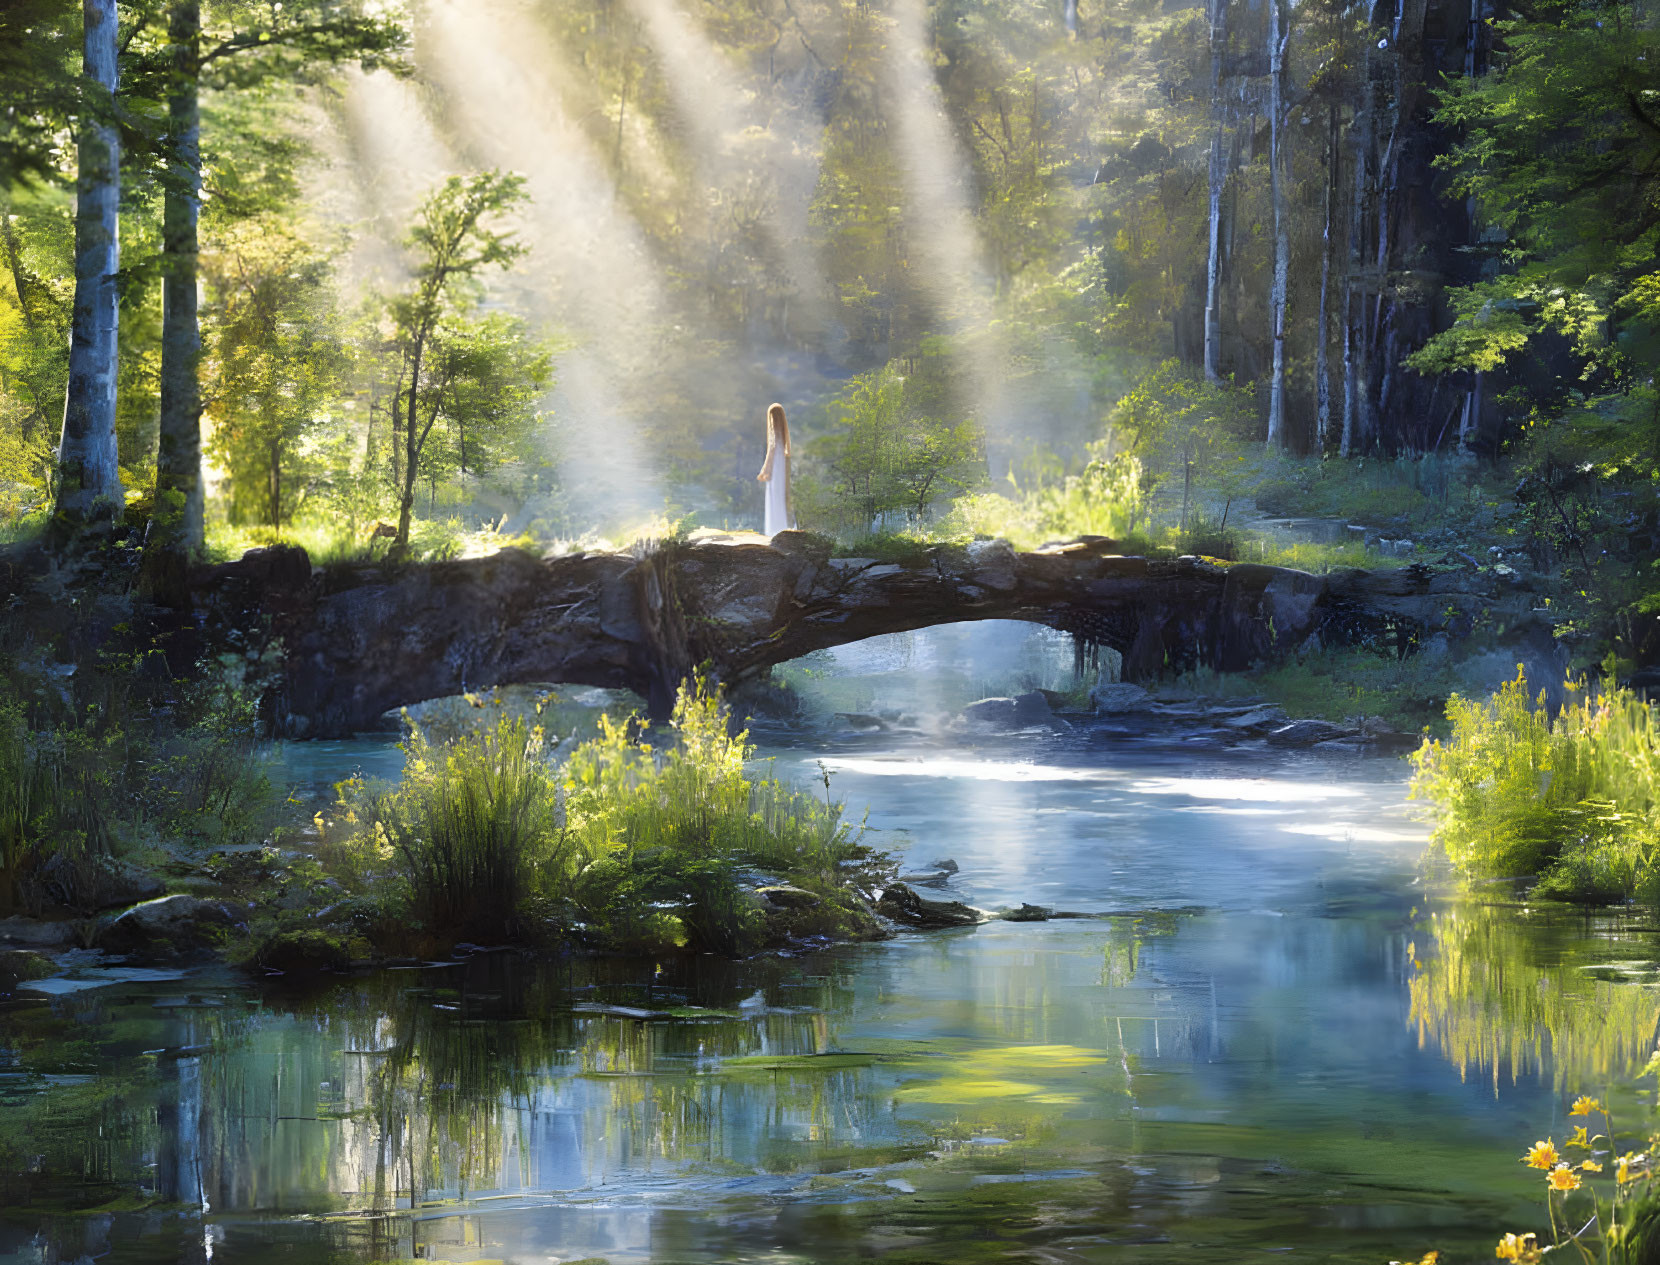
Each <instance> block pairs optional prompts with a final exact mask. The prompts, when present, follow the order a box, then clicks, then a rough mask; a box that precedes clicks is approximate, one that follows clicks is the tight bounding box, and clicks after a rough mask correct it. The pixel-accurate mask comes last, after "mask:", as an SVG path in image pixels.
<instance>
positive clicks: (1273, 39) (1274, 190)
mask: <svg viewBox="0 0 1660 1265" xmlns="http://www.w3.org/2000/svg"><path fill="white" fill-rule="evenodd" d="M1268 59H1269V61H1268V67H1269V69H1268V111H1269V119H1268V177H1269V179H1268V185H1269V190H1270V195H1271V197H1272V199H1273V203H1274V284H1273V289H1272V291H1271V292H1270V295H1269V326H1270V328H1271V329H1272V330H1273V336H1274V369H1273V377H1272V379H1271V380H1270V383H1269V388H1268V446H1269V447H1270V448H1283V447H1285V294H1286V289H1287V274H1288V271H1289V268H1290V255H1291V224H1290V215H1289V212H1288V211H1287V209H1286V205H1285V173H1284V172H1283V171H1281V164H1282V162H1283V156H1282V154H1281V149H1282V146H1283V144H1284V141H1283V136H1282V132H1283V129H1284V117H1283V116H1284V113H1285V36H1284V33H1283V32H1282V31H1281V12H1280V0H1268Z"/></svg>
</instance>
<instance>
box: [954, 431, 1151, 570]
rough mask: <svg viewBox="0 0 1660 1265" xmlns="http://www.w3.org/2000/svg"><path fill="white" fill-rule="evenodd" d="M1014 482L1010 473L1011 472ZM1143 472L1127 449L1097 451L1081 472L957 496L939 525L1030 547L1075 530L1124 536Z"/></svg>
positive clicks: (1131, 524) (1130, 528) (1138, 500)
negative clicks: (1004, 491) (1108, 453)
mask: <svg viewBox="0 0 1660 1265" xmlns="http://www.w3.org/2000/svg"><path fill="white" fill-rule="evenodd" d="M1010 482H1011V484H1013V476H1012V475H1011V477H1010ZM1144 484H1145V473H1144V470H1143V467H1142V464H1141V461H1140V459H1139V458H1137V457H1134V456H1131V455H1130V454H1128V453H1119V454H1118V455H1116V456H1113V457H1097V458H1095V459H1094V460H1092V461H1090V463H1089V464H1088V465H1087V466H1085V467H1084V469H1083V471H1082V473H1080V474H1075V475H1069V476H1067V477H1065V478H1063V479H1061V480H1059V481H1058V482H1056V483H1050V484H1039V485H1037V486H1036V487H1032V488H1029V489H1024V490H1023V489H1021V488H1020V487H1019V485H1018V484H1015V485H1014V495H1013V496H1004V495H1000V494H998V493H995V492H986V493H981V494H978V495H974V496H965V497H962V498H960V499H959V500H958V501H957V503H956V504H955V505H953V506H952V509H951V514H950V515H949V516H948V517H947V519H946V521H945V523H944V528H945V530H946V531H947V532H951V531H955V532H958V533H960V534H962V535H966V536H970V537H972V536H995V537H999V538H1001V539H1004V540H1007V541H1009V542H1010V543H1011V544H1013V545H1015V546H1017V547H1019V548H1022V549H1030V548H1034V547H1036V546H1037V545H1040V544H1043V543H1044V542H1045V541H1050V540H1065V539H1070V538H1071V537H1074V536H1080V535H1091V536H1110V537H1113V538H1116V539H1124V538H1127V537H1129V536H1130V535H1131V534H1132V533H1133V532H1134V530H1135V525H1136V518H1137V516H1138V515H1139V513H1140V512H1141V506H1142V489H1143V486H1144Z"/></svg>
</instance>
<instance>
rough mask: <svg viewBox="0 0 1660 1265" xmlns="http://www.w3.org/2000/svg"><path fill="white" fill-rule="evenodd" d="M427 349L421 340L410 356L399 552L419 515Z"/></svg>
mask: <svg viewBox="0 0 1660 1265" xmlns="http://www.w3.org/2000/svg"><path fill="white" fill-rule="evenodd" d="M424 351H425V348H424V347H423V346H422V344H421V342H419V341H418V342H416V344H415V350H414V352H413V353H412V354H411V356H410V365H411V367H410V372H409V407H408V408H406V409H405V410H404V433H403V441H404V442H403V481H402V486H401V487H400V488H399V489H398V490H399V494H400V495H399V497H398V535H397V537H396V539H394V540H393V542H392V548H393V549H394V550H397V551H398V552H399V553H402V552H404V551H405V550H407V549H408V548H409V524H410V520H411V519H413V518H414V516H415V482H416V479H417V478H418V477H419V476H420V456H421V453H420V449H419V447H418V441H417V440H416V431H415V427H416V423H417V413H416V400H417V398H418V397H417V392H418V390H419V388H420V385H421V356H422V353H423V352H424Z"/></svg>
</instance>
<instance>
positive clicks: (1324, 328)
mask: <svg viewBox="0 0 1660 1265" xmlns="http://www.w3.org/2000/svg"><path fill="white" fill-rule="evenodd" d="M1337 175H1338V146H1337V107H1336V106H1335V105H1334V106H1331V107H1329V108H1328V109H1327V110H1326V215H1325V223H1324V225H1323V226H1322V228H1321V231H1320V314H1319V316H1318V317H1316V318H1315V324H1314V450H1315V452H1316V453H1323V452H1325V451H1326V449H1327V448H1329V447H1330V446H1331V440H1332V434H1331V429H1332V422H1331V361H1330V357H1329V356H1328V354H1327V345H1328V344H1329V343H1330V341H1331V340H1330V337H1329V326H1330V307H1331V246H1332V222H1333V220H1335V219H1336V218H1337Z"/></svg>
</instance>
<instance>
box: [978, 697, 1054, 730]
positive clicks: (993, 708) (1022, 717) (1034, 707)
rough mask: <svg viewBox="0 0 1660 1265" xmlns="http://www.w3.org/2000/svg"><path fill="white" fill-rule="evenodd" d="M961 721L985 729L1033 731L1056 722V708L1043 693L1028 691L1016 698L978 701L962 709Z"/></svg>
mask: <svg viewBox="0 0 1660 1265" xmlns="http://www.w3.org/2000/svg"><path fill="white" fill-rule="evenodd" d="M962 718H963V720H964V721H965V722H966V723H968V724H970V725H977V726H979V727H981V728H983V729H1030V728H1032V727H1033V726H1036V725H1050V726H1053V725H1054V724H1055V723H1056V721H1055V713H1054V709H1053V708H1051V707H1050V706H1049V700H1048V699H1047V698H1045V697H1044V695H1043V691H1042V690H1029V691H1027V692H1026V693H1024V694H1017V695H1015V696H1014V697H1013V698H982V699H979V700H977V701H976V702H973V703H970V704H969V705H968V706H967V707H965V708H963V711H962Z"/></svg>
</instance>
